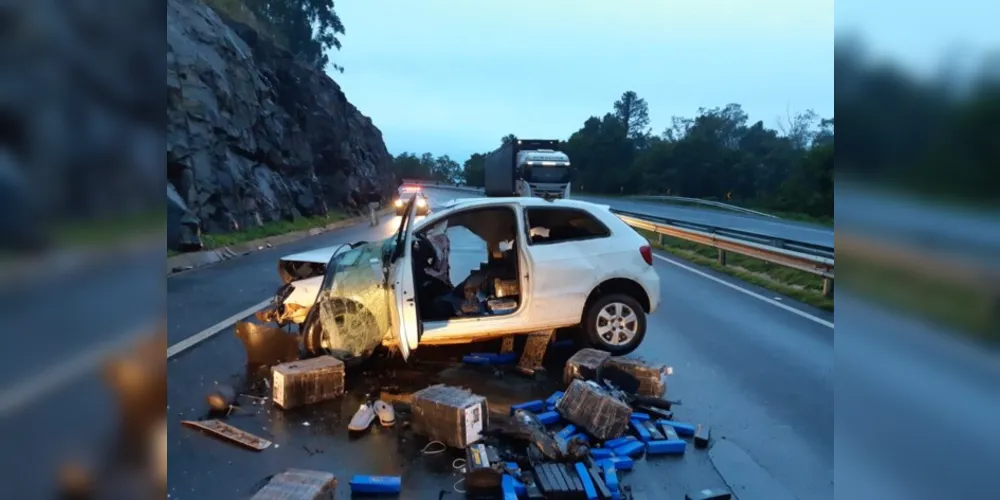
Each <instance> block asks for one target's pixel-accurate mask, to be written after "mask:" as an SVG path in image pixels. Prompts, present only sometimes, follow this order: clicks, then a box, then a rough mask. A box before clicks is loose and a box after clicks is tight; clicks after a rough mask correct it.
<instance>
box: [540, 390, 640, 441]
mask: <svg viewBox="0 0 1000 500" xmlns="http://www.w3.org/2000/svg"><path fill="white" fill-rule="evenodd" d="M556 409H557V410H558V411H559V413H561V414H562V416H563V418H565V419H566V420H569V421H570V422H572V423H573V424H575V425H576V426H577V427H582V428H583V429H586V431H587V433H588V434H590V435H592V436H594V437H596V438H597V439H600V440H607V439H614V438H616V437H619V436H621V435H622V434H624V433H625V431H627V430H628V425H629V418H631V417H632V408H631V407H630V406H629V405H628V404H626V403H625V402H624V401H622V400H620V399H618V398H616V397H614V396H612V395H611V394H609V393H608V392H607V391H605V390H604V389H602V388H601V387H600V386H598V385H597V384H595V383H593V382H584V381H582V380H574V381H573V383H571V384H570V385H569V387H568V388H567V389H566V394H564V395H563V397H562V399H560V400H559V403H558V404H557V405H556Z"/></svg>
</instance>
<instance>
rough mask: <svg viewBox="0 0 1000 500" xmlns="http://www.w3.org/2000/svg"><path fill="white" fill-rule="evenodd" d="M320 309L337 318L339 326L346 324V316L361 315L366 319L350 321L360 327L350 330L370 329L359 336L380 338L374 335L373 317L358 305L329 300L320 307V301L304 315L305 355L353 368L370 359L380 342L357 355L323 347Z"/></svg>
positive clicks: (303, 342) (303, 336) (303, 337)
mask: <svg viewBox="0 0 1000 500" xmlns="http://www.w3.org/2000/svg"><path fill="white" fill-rule="evenodd" d="M321 307H322V308H328V310H329V313H330V314H331V315H332V316H334V317H335V318H337V319H336V321H337V322H338V323H340V324H341V325H345V324H346V321H347V316H348V315H361V316H363V317H366V318H363V319H361V320H360V321H352V323H353V324H354V325H361V326H355V327H353V328H352V330H354V331H355V332H357V331H358V330H357V329H358V328H371V331H369V332H360V333H359V334H360V335H363V336H364V337H371V338H379V337H380V336H379V335H377V333H376V332H377V331H378V327H377V326H376V324H375V317H374V316H373V315H372V314H371V312H370V311H368V310H367V309H365V308H364V307H362V306H361V305H359V304H358V303H356V302H351V301H343V300H331V301H329V302H327V303H323V304H322V305H321V303H320V301H317V302H316V304H315V305H314V306H313V307H312V308H311V309H310V310H309V314H308V315H306V320H305V321H304V322H303V323H302V344H303V347H305V350H306V352H307V353H309V354H311V355H313V356H321V355H329V356H333V357H335V358H337V359H339V360H340V361H342V362H343V363H344V366H346V367H348V368H353V367H355V366H358V365H360V364H362V363H364V362H365V361H366V360H367V359H368V358H369V357H371V355H372V352H374V351H375V349H376V348H377V347H378V346H379V345H381V340H379V341H378V342H373V344H374V345H372V346H371V347H370V348H368V349H366V350H365V351H364V352H362V353H360V354H359V355H356V354H354V353H349V352H346V351H343V350H335V349H328V348H327V347H326V346H324V345H323V335H324V331H323V323H322V322H321V321H320V320H319V314H320V311H321Z"/></svg>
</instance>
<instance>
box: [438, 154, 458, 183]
mask: <svg viewBox="0 0 1000 500" xmlns="http://www.w3.org/2000/svg"><path fill="white" fill-rule="evenodd" d="M461 176H462V172H461V170H459V165H458V163H457V162H455V161H454V160H452V159H451V157H449V156H448V155H442V156H439V157H437V159H435V160H434V169H433V171H432V172H431V177H433V178H434V180H436V181H444V182H448V183H454V182H457V181H458V180H459V179H460V178H461Z"/></svg>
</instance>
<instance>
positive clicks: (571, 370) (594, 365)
mask: <svg viewBox="0 0 1000 500" xmlns="http://www.w3.org/2000/svg"><path fill="white" fill-rule="evenodd" d="M609 358H611V353H608V352H606V351H600V350H597V349H590V348H587V349H581V350H579V351H577V352H576V354H574V355H573V356H572V357H570V358H569V359H568V360H567V361H566V366H564V367H563V382H565V383H566V384H567V385H569V384H570V383H572V382H573V381H574V380H576V379H580V380H597V381H600V376H601V366H602V365H603V364H604V362H605V361H607V360H608V359H609Z"/></svg>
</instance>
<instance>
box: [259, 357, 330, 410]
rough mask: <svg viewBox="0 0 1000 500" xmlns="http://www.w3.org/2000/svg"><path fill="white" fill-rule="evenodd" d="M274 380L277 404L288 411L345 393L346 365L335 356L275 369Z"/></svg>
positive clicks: (273, 370)
mask: <svg viewBox="0 0 1000 500" xmlns="http://www.w3.org/2000/svg"><path fill="white" fill-rule="evenodd" d="M271 378H272V384H271V389H272V394H271V396H272V398H273V399H274V404H276V405H278V406H280V407H282V408H284V409H286V410H287V409H289V408H295V407H297V406H302V405H308V404H312V403H318V402H320V401H326V400H329V399H333V398H336V397H337V396H340V395H341V394H343V393H344V363H343V362H341V361H340V360H339V359H337V358H334V357H332V356H320V357H318V358H313V359H306V360H301V361H292V362H289V363H282V364H280V365H275V366H274V367H272V368H271Z"/></svg>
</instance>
